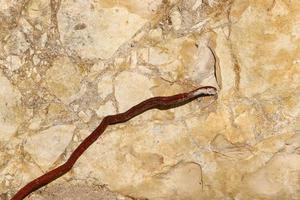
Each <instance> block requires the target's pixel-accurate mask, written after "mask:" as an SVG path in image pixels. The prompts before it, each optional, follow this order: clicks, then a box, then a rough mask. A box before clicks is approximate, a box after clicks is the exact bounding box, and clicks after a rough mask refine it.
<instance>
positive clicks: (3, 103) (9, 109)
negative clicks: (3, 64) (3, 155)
mask: <svg viewBox="0 0 300 200" xmlns="http://www.w3.org/2000/svg"><path fill="white" fill-rule="evenodd" d="M0 85H1V90H0V130H1V131H0V139H1V140H3V141H5V140H9V139H10V137H12V136H13V135H14V134H15V133H16V132H17V129H18V127H19V125H20V124H21V123H22V121H23V120H24V117H25V115H24V114H25V113H24V109H23V108H22V107H20V103H21V102H20V100H21V97H22V96H21V94H20V92H19V91H18V89H17V88H15V87H14V86H13V85H12V84H11V83H10V82H9V80H8V79H7V78H6V77H5V76H3V74H2V73H0Z"/></svg>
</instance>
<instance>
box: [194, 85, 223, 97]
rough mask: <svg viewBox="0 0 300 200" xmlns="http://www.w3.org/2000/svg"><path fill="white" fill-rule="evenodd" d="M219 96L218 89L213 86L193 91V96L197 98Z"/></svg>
mask: <svg viewBox="0 0 300 200" xmlns="http://www.w3.org/2000/svg"><path fill="white" fill-rule="evenodd" d="M216 94H217V89H216V88H215V87H212V86H206V87H201V88H198V89H196V90H194V91H193V93H192V95H193V96H194V97H196V96H213V95H216Z"/></svg>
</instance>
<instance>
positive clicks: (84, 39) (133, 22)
mask: <svg viewBox="0 0 300 200" xmlns="http://www.w3.org/2000/svg"><path fill="white" fill-rule="evenodd" d="M77 13H80V16H79V15H77ZM145 22H146V20H145V19H143V18H141V17H140V16H138V15H135V14H133V13H130V12H128V10H127V9H126V8H124V7H120V6H117V7H112V8H103V7H101V5H100V4H99V3H93V1H90V0H89V1H78V2H75V3H74V2H73V3H72V2H69V1H63V2H62V5H61V8H60V10H59V13H58V24H59V29H60V31H61V39H62V42H63V44H64V45H65V46H66V47H68V48H70V49H71V50H73V51H76V52H77V53H78V54H79V55H80V56H82V57H85V58H102V59H108V58H110V57H111V56H112V55H113V54H114V53H115V52H116V50H117V49H118V48H119V47H120V46H121V45H122V44H123V43H125V42H126V41H127V40H129V39H130V38H131V37H132V36H133V35H134V34H135V33H136V32H137V31H138V30H139V29H140V28H141V27H142V26H143V25H144V24H145Z"/></svg>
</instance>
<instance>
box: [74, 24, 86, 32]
mask: <svg viewBox="0 0 300 200" xmlns="http://www.w3.org/2000/svg"><path fill="white" fill-rule="evenodd" d="M85 28H86V24H85V23H79V24H76V25H75V26H74V30H76V31H77V30H82V29H85Z"/></svg>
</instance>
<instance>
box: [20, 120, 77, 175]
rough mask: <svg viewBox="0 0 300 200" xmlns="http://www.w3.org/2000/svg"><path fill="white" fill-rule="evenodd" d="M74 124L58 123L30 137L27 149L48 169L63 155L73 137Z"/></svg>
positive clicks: (37, 161)
mask: <svg viewBox="0 0 300 200" xmlns="http://www.w3.org/2000/svg"><path fill="white" fill-rule="evenodd" d="M74 130H75V126H73V125H57V126H53V127H51V128H49V129H46V130H44V131H41V132H40V133H37V134H35V135H33V136H31V137H29V138H28V139H27V141H26V144H25V150H26V151H27V152H28V153H30V155H31V156H32V157H33V159H34V160H35V162H36V163H37V164H38V165H39V166H40V167H42V168H43V169H44V170H47V169H48V168H49V167H51V166H52V165H53V163H54V162H55V161H56V160H57V159H58V158H59V156H60V155H62V154H63V153H64V151H65V149H66V147H67V145H68V144H69V143H70V141H71V140H72V137H73V131H74Z"/></svg>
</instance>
